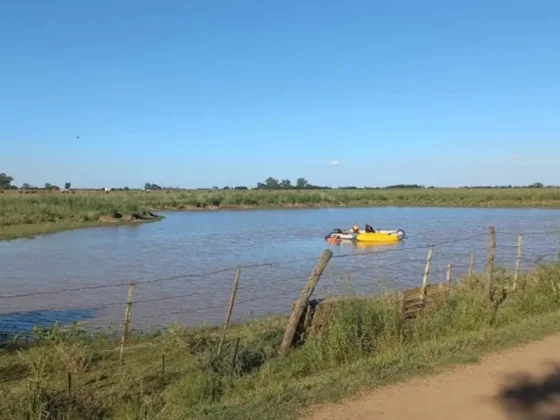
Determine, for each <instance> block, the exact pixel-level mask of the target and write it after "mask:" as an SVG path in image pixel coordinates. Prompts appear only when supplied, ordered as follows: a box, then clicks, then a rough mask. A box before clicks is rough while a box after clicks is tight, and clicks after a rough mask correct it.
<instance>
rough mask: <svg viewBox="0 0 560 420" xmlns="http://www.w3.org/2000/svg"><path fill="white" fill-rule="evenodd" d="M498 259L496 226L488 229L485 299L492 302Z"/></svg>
mask: <svg viewBox="0 0 560 420" xmlns="http://www.w3.org/2000/svg"><path fill="white" fill-rule="evenodd" d="M495 259H496V229H495V228H494V226H490V227H489V228H488V262H487V264H486V286H485V289H484V297H485V298H486V300H487V301H488V302H492V298H493V292H494V261H495Z"/></svg>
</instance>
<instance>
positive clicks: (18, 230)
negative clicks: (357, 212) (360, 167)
mask: <svg viewBox="0 0 560 420" xmlns="http://www.w3.org/2000/svg"><path fill="white" fill-rule="evenodd" d="M387 207H394V208H446V209H451V208H455V209H496V210H499V209H502V210H507V209H526V210H560V201H556V200H554V201H541V202H534V201H533V202H526V203H519V202H515V201H506V200H504V201H500V202H489V203H486V204H484V203H471V204H469V203H452V202H451V203H422V202H418V203H394V204H393V203H387V202H371V203H365V204H361V203H350V204H338V205H337V204H333V203H324V204H320V203H314V204H298V203H295V204H292V203H290V204H274V205H270V206H267V205H253V206H251V205H235V206H227V205H226V206H204V207H197V206H174V207H172V206H158V207H153V208H151V211H155V212H219V211H235V212H238V211H239V212H242V211H255V210H270V211H273V210H277V211H278V210H281V211H289V210H314V209H329V208H331V209H344V208H346V209H351V208H355V209H364V208H371V209H378V208H387ZM164 218H165V217H164V216H159V215H158V216H157V217H155V218H153V219H138V220H132V221H123V220H116V221H99V220H98V221H95V222H74V221H62V222H49V223H32V224H24V225H10V226H4V227H1V228H0V242H3V241H12V240H16V239H33V238H35V237H36V236H40V235H50V234H54V233H60V232H66V231H70V230H79V229H89V228H103V227H115V226H130V225H135V224H139V223H152V222H158V221H162V220H163V219H164Z"/></svg>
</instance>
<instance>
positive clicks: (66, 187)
mask: <svg viewBox="0 0 560 420" xmlns="http://www.w3.org/2000/svg"><path fill="white" fill-rule="evenodd" d="M71 186H72V184H71V183H70V182H67V183H66V184H64V189H65V190H69V189H70V187H71Z"/></svg>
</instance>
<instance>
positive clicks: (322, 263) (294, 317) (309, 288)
mask: <svg viewBox="0 0 560 420" xmlns="http://www.w3.org/2000/svg"><path fill="white" fill-rule="evenodd" d="M332 255H333V253H332V251H331V250H330V249H325V251H324V252H323V254H322V255H321V258H320V259H319V261H318V262H317V265H315V268H314V269H313V271H312V272H311V275H310V276H309V279H307V284H306V285H305V287H304V288H303V289H302V290H301V293H300V295H299V298H298V300H297V301H296V304H295V306H294V309H293V310H292V313H291V315H290V319H289V320H288V326H287V327H286V332H285V333H284V339H283V340H282V344H281V345H280V350H279V354H280V355H281V356H285V355H286V354H288V351H290V347H291V346H292V343H293V341H294V335H295V334H296V329H297V326H298V325H299V322H300V320H301V316H302V315H303V311H304V309H305V308H306V307H307V305H308V301H309V298H310V297H311V295H312V294H313V291H314V290H315V287H316V286H317V283H318V282H319V279H320V278H321V275H322V274H323V271H324V270H325V268H326V267H327V265H328V263H329V261H330V259H331V257H332Z"/></svg>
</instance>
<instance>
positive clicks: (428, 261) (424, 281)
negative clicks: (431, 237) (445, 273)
mask: <svg viewBox="0 0 560 420" xmlns="http://www.w3.org/2000/svg"><path fill="white" fill-rule="evenodd" d="M433 255H434V246H433V245H430V248H429V249H428V258H427V259H426V267H425V268H424V277H423V278H422V288H421V289H420V302H421V303H422V304H424V300H425V299H426V286H428V277H429V276H430V267H431V266H432V256H433Z"/></svg>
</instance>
